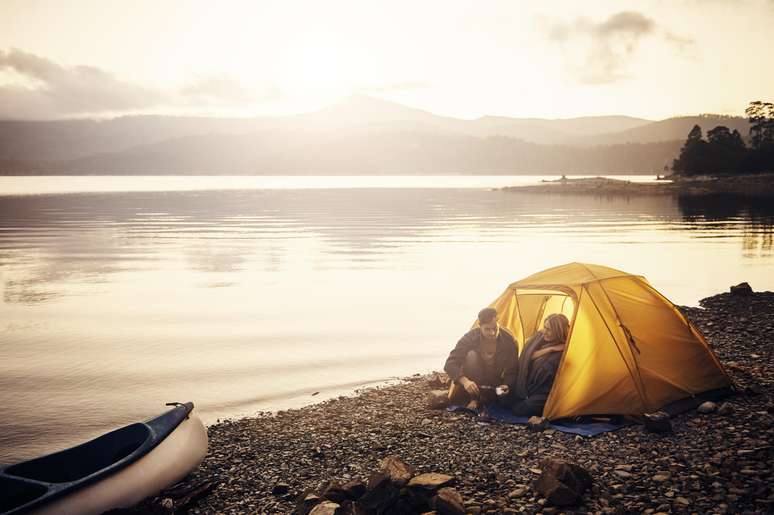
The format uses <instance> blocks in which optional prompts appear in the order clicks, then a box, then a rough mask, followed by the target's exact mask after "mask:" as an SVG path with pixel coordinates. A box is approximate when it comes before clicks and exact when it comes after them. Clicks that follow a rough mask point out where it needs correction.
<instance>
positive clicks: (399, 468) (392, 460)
mask: <svg viewBox="0 0 774 515" xmlns="http://www.w3.org/2000/svg"><path fill="white" fill-rule="evenodd" d="M379 471H380V472H381V473H382V474H384V475H385V476H387V477H388V478H389V480H390V481H392V483H393V484H394V485H395V486H403V485H405V484H406V483H408V481H409V479H411V476H413V475H414V469H412V468H411V467H410V466H409V465H407V464H406V463H405V462H404V461H403V460H401V459H400V458H398V457H397V456H387V457H386V458H384V459H383V460H381V461H380V462H379Z"/></svg>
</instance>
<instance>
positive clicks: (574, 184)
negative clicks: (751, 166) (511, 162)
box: [502, 173, 774, 198]
mask: <svg viewBox="0 0 774 515" xmlns="http://www.w3.org/2000/svg"><path fill="white" fill-rule="evenodd" d="M669 179H670V180H667V181H659V182H631V181H625V180H621V179H610V178H607V177H593V178H579V179H572V178H569V179H568V178H564V177H563V178H561V179H558V180H555V181H547V182H543V183H541V184H536V185H529V186H508V187H505V188H502V190H503V191H510V192H529V193H551V194H595V195H689V196H701V195H720V194H723V195H737V196H745V197H755V198H769V197H774V173H767V174H758V175H738V176H727V177H708V176H702V177H695V178H681V177H677V176H670V177H669Z"/></svg>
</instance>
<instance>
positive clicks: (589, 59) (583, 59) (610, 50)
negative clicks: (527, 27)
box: [547, 11, 693, 84]
mask: <svg viewBox="0 0 774 515" xmlns="http://www.w3.org/2000/svg"><path fill="white" fill-rule="evenodd" d="M659 34H661V36H662V37H663V39H664V40H665V41H666V42H668V43H669V44H672V45H675V46H677V47H679V48H680V49H684V48H686V47H688V46H691V45H693V40H691V39H689V38H685V37H681V36H678V35H676V34H673V33H671V32H668V31H663V30H660V29H659V27H658V25H657V24H656V22H655V21H654V20H653V19H651V18H648V17H647V16H645V15H643V14H642V13H639V12H636V11H622V12H619V13H616V14H613V15H611V16H610V17H609V18H607V19H606V20H604V21H602V22H594V21H591V20H588V19H587V18H578V19H576V20H575V21H573V22H571V23H565V22H557V21H554V22H551V23H549V26H548V30H547V35H548V38H549V40H551V41H553V42H555V43H557V44H559V45H560V46H561V47H562V50H563V52H564V54H565V58H566V60H567V62H568V65H569V66H570V70H571V73H572V74H573V75H574V76H575V77H576V78H577V79H578V80H579V81H580V82H582V83H586V84H606V83H611V82H616V81H619V80H622V79H625V78H627V77H628V74H627V64H628V62H629V60H630V59H631V58H632V56H633V55H634V54H635V53H636V52H637V50H638V48H639V45H640V43H641V42H642V40H643V39H645V38H648V37H655V36H658V35H659Z"/></svg>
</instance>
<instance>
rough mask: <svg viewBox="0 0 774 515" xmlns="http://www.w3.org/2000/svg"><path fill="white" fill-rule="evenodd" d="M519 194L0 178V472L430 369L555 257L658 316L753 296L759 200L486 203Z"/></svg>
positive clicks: (336, 183)
mask: <svg viewBox="0 0 774 515" xmlns="http://www.w3.org/2000/svg"><path fill="white" fill-rule="evenodd" d="M552 178H555V177H552ZM540 179H541V178H540V177H507V176H499V177H465V176H453V177H444V176H432V177H376V178H366V177H359V178H351V177H350V178H347V177H316V178H313V179H312V178H303V177H301V178H299V177H287V178H283V177H279V178H278V177H247V178H246V177H237V178H235V177H0V463H9V462H13V461H17V460H20V459H23V458H29V457H32V456H36V455H38V454H41V453H44V452H49V451H53V450H56V449H58V448H62V447H65V446H68V445H72V444H75V443H78V442H80V441H82V440H84V439H87V438H90V437H93V436H96V435H98V434H101V433H103V432H105V431H107V430H109V429H111V428H114V427H116V426H118V425H122V424H125V423H128V422H131V421H134V420H137V419H143V418H148V417H150V416H153V415H155V414H157V413H159V412H161V411H163V410H164V409H165V407H164V403H165V402H170V401H189V400H192V401H194V403H195V404H196V406H197V411H198V412H199V413H200V415H201V416H202V417H203V419H204V420H205V422H208V423H212V422H215V421H216V420H217V419H218V418H223V417H237V416H245V415H251V414H255V413H256V412H258V411H260V410H277V409H285V408H289V407H298V406H302V405H305V404H309V403H312V402H316V401H318V400H321V399H325V398H329V397H331V396H336V395H340V394H344V393H349V392H351V391H352V390H353V389H355V388H358V387H361V386H367V385H373V384H379V383H381V382H384V381H388V380H391V379H393V378H396V377H401V376H405V375H409V374H413V373H416V372H424V371H428V370H431V369H441V367H442V366H443V361H444V359H445V357H446V355H447V353H448V351H449V350H450V348H451V347H452V346H453V345H454V343H455V342H456V341H457V339H458V338H459V337H460V336H461V335H462V334H463V333H464V332H465V331H466V330H467V329H468V328H469V326H470V324H471V323H472V322H473V320H474V318H475V315H476V313H477V312H478V310H479V309H480V308H481V307H483V306H485V305H486V304H488V303H489V302H490V301H492V300H493V299H494V298H496V297H497V296H498V295H499V294H500V293H501V292H502V291H503V290H504V289H505V288H506V286H507V285H508V284H509V283H510V282H513V281H515V280H518V279H520V278H522V277H524V276H527V275H530V274H532V273H534V272H537V271H539V270H542V269H545V268H548V267H551V266H556V265H559V264H564V263H568V262H572V261H580V262H590V263H598V264H602V265H607V266H611V267H613V268H618V269H621V270H624V271H627V272H632V273H637V274H640V275H644V276H645V277H647V279H648V280H649V281H650V282H651V284H652V285H653V286H654V287H655V288H656V289H658V290H659V291H660V292H662V293H663V294H664V295H666V296H667V297H668V298H669V299H670V300H672V301H673V302H675V303H677V304H686V305H696V304H697V302H698V301H699V299H701V298H703V297H706V296H709V295H712V294H715V293H718V292H722V291H727V289H728V287H729V285H731V284H736V283H739V282H741V281H748V282H750V284H751V285H752V286H753V288H754V289H756V290H766V289H769V290H771V289H774V273H772V270H773V269H772V265H774V250H773V249H774V229H773V227H774V206H772V203H771V202H769V201H751V200H745V199H738V198H729V197H714V198H678V197H671V196H651V197H593V196H554V195H545V194H528V193H513V192H503V191H498V190H493V189H492V188H496V187H500V186H505V185H512V184H527V183H534V182H537V181H538V180H540ZM631 179H632V180H644V181H647V180H652V179H653V178H652V177H633V178H631Z"/></svg>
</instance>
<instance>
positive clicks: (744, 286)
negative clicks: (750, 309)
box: [730, 282, 753, 296]
mask: <svg viewBox="0 0 774 515" xmlns="http://www.w3.org/2000/svg"><path fill="white" fill-rule="evenodd" d="M730 290H731V295H740V296H747V295H752V294H753V289H752V287H751V286H750V285H749V284H748V283H746V282H744V283H739V284H737V285H735V286H731V288H730Z"/></svg>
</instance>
